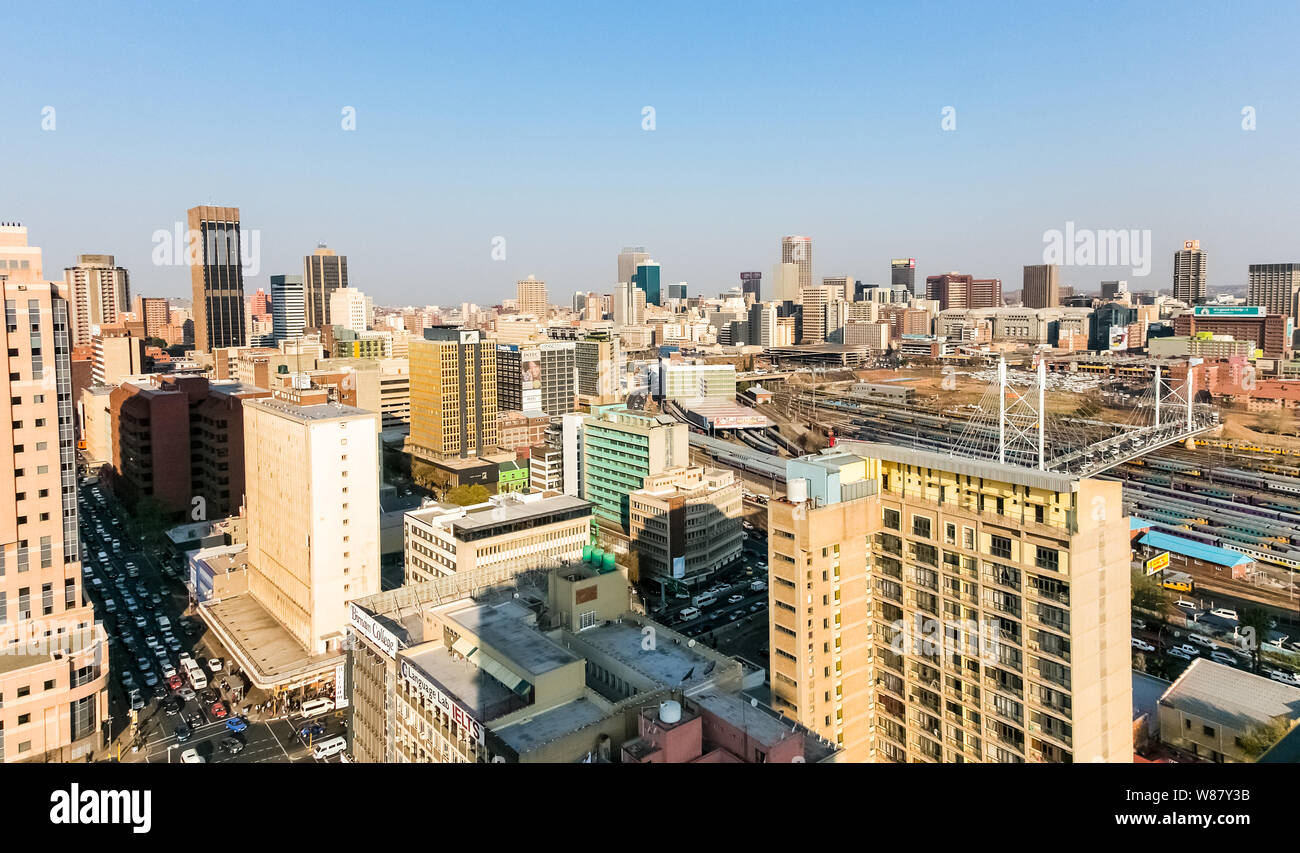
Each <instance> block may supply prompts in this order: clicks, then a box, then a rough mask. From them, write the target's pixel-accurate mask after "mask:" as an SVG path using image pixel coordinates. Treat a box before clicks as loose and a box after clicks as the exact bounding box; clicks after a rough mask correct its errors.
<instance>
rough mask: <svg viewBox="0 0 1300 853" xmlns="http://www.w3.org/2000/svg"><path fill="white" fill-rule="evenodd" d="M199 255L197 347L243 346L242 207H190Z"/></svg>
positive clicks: (195, 274)
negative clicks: (240, 228) (240, 223)
mask: <svg viewBox="0 0 1300 853" xmlns="http://www.w3.org/2000/svg"><path fill="white" fill-rule="evenodd" d="M189 228H190V233H191V234H197V235H198V238H199V241H200V245H199V256H198V258H197V263H194V264H192V265H191V266H190V287H191V290H192V295H193V298H194V307H193V311H194V348H195V349H197V350H199V351H200V352H211V351H212V350H213V349H214V348H216V347H238V346H243V345H244V342H245V339H244V269H243V267H242V266H241V265H240V235H239V208H237V207H210V206H207V205H201V206H199V207H192V208H190V210H189Z"/></svg>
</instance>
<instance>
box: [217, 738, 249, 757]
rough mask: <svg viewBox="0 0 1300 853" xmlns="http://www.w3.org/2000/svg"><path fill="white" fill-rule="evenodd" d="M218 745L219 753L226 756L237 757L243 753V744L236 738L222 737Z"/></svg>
mask: <svg viewBox="0 0 1300 853" xmlns="http://www.w3.org/2000/svg"><path fill="white" fill-rule="evenodd" d="M219 745H220V747H221V751H222V752H224V753H226V754H227V755H239V753H241V752H243V751H244V744H243V743H242V742H240V740H239V739H238V738H233V737H223V738H222V739H221V743H220V744H219Z"/></svg>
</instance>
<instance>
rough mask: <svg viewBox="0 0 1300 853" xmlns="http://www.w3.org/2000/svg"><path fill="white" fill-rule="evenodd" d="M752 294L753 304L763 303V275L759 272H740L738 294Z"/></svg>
mask: <svg viewBox="0 0 1300 853" xmlns="http://www.w3.org/2000/svg"><path fill="white" fill-rule="evenodd" d="M750 293H752V294H754V301H755V302H762V301H763V274H762V273H761V272H742V273H741V274H740V294H741V295H742V296H744V295H746V294H750Z"/></svg>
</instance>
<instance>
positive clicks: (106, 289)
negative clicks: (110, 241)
mask: <svg viewBox="0 0 1300 853" xmlns="http://www.w3.org/2000/svg"><path fill="white" fill-rule="evenodd" d="M63 278H64V281H65V282H66V283H67V285H68V308H69V310H70V312H71V316H70V317H69V318H68V319H69V322H70V323H71V324H72V326H71V331H72V345H73V346H74V347H83V346H87V345H89V344H90V339H91V338H92V337H94V334H95V333H94V332H93V331H92V330H93V329H95V328H96V327H98V326H107V325H112V324H115V323H117V322H118V315H119V314H120V313H122V312H124V311H129V310H131V309H130V305H131V279H130V276H129V275H128V274H127V271H126V270H125V269H123V268H122V267H119V266H117V264H116V262H115V259H114V258H113V256H112V255H77V265H76V266H75V267H67V268H66V269H64V271H63ZM141 319H142V320H143V319H144V318H141Z"/></svg>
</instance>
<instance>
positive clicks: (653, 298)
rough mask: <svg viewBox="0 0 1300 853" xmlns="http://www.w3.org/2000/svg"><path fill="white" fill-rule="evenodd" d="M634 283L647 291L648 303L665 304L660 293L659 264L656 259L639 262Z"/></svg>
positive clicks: (646, 299)
mask: <svg viewBox="0 0 1300 853" xmlns="http://www.w3.org/2000/svg"><path fill="white" fill-rule="evenodd" d="M632 283H633V284H634V285H635V286H637V287H639V288H641V290H643V291H645V301H646V304H647V305H663V304H664V303H663V299H662V298H661V296H660V293H659V265H658V264H657V263H655V262H654V261H645V262H644V263H640V264H637V267H636V274H635V275H633V276H632Z"/></svg>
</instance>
